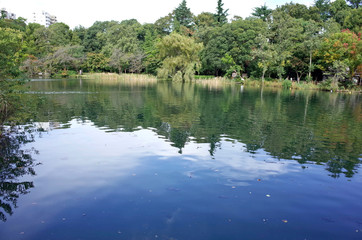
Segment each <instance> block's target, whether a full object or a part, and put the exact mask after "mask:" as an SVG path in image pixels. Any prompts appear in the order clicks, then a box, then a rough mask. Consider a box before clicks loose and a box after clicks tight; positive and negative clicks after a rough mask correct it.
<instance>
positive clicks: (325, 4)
mask: <svg viewBox="0 0 362 240" xmlns="http://www.w3.org/2000/svg"><path fill="white" fill-rule="evenodd" d="M314 6H315V7H317V10H318V13H319V14H320V16H321V19H322V20H323V21H327V20H328V19H329V18H330V9H329V8H330V0H315V1H314Z"/></svg>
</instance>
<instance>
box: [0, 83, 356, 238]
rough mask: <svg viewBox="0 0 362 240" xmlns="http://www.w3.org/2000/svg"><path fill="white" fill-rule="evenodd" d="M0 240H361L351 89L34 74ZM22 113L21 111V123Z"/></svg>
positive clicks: (7, 141) (8, 149)
mask: <svg viewBox="0 0 362 240" xmlns="http://www.w3.org/2000/svg"><path fill="white" fill-rule="evenodd" d="M29 85H30V89H29V91H28V93H27V94H24V95H23V96H22V97H21V100H20V101H24V103H22V106H23V107H24V109H27V111H23V112H20V113H19V114H18V115H17V116H16V117H17V118H18V119H19V123H20V122H21V120H25V119H28V118H29V119H32V121H31V123H29V124H27V125H21V126H19V127H18V129H17V131H14V134H13V135H11V136H8V137H7V138H4V139H2V142H1V149H0V150H1V151H0V153H1V162H0V163H1V175H0V181H1V182H0V184H1V185H0V201H1V202H0V212H1V213H0V217H1V220H2V221H0V239H2V240H12V239H62V240H66V239H362V191H361V189H362V174H361V169H360V164H361V160H362V137H361V136H362V101H361V96H359V95H349V94H336V93H324V92H290V91H281V90H273V89H272V90H270V89H269V90H268V89H262V90H261V89H248V88H245V89H240V86H235V85H226V86H220V85H216V84H210V85H199V84H185V85H181V84H169V83H159V84H155V83H145V82H140V81H133V82H131V81H128V82H117V81H97V80H52V81H47V80H41V81H33V82H31V83H30V84H29ZM22 124H23V123H22Z"/></svg>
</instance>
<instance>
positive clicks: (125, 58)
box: [109, 48, 130, 74]
mask: <svg viewBox="0 0 362 240" xmlns="http://www.w3.org/2000/svg"><path fill="white" fill-rule="evenodd" d="M129 61H130V54H129V53H125V52H122V50H120V49H117V48H116V49H114V50H113V52H112V55H111V57H110V58H109V65H110V66H111V67H114V68H116V69H118V73H119V74H121V73H122V70H123V69H124V70H126V68H128V67H129Z"/></svg>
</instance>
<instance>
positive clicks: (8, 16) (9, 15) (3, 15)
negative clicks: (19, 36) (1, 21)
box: [1, 8, 16, 20]
mask: <svg viewBox="0 0 362 240" xmlns="http://www.w3.org/2000/svg"><path fill="white" fill-rule="evenodd" d="M1 18H5V19H12V20H15V19H16V14H15V13H11V12H9V11H7V10H6V8H2V9H1Z"/></svg>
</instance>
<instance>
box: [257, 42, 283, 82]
mask: <svg viewBox="0 0 362 240" xmlns="http://www.w3.org/2000/svg"><path fill="white" fill-rule="evenodd" d="M257 42H258V43H259V46H258V47H257V48H254V49H253V51H252V56H253V58H254V59H256V60H257V61H258V67H259V68H261V70H262V76H261V79H262V83H264V78H265V73H266V72H267V71H268V70H269V69H270V67H271V66H272V65H273V64H275V59H276V55H277V52H276V51H275V50H274V46H273V44H272V43H270V42H269V40H268V39H267V38H266V37H265V36H263V35H260V36H259V37H258V38H257Z"/></svg>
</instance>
